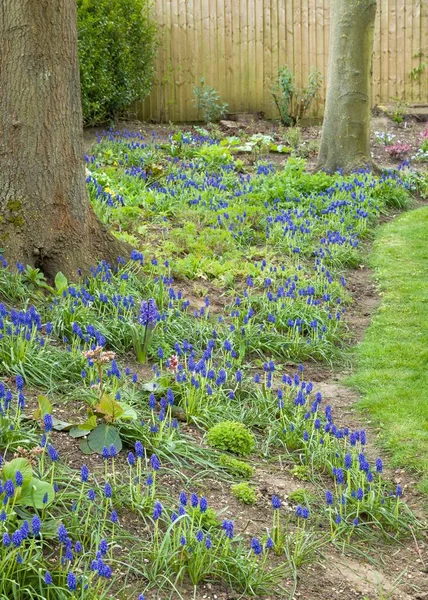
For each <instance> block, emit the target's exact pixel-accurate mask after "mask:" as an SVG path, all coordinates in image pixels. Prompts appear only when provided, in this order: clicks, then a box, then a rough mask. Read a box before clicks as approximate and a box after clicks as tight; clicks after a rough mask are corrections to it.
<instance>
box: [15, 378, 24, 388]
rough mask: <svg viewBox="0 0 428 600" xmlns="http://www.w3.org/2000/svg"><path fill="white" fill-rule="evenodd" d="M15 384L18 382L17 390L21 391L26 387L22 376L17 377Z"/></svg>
mask: <svg viewBox="0 0 428 600" xmlns="http://www.w3.org/2000/svg"><path fill="white" fill-rule="evenodd" d="M15 382H16V389H17V390H19V391H21V390H22V389H23V387H24V379H23V377H22V375H17V376H16V379H15Z"/></svg>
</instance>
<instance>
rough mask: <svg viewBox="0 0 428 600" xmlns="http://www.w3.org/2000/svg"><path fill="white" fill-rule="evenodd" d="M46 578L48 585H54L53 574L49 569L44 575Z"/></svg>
mask: <svg viewBox="0 0 428 600" xmlns="http://www.w3.org/2000/svg"><path fill="white" fill-rule="evenodd" d="M44 580H45V584H46V585H52V584H53V579H52V575H51V574H50V572H49V571H46V573H45V576H44Z"/></svg>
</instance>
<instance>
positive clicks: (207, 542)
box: [205, 535, 213, 550]
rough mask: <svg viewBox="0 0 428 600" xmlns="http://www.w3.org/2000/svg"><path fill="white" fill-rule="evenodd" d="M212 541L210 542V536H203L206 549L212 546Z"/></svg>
mask: <svg viewBox="0 0 428 600" xmlns="http://www.w3.org/2000/svg"><path fill="white" fill-rule="evenodd" d="M212 545H213V544H212V542H211V538H210V536H209V535H207V537H206V538H205V548H206V549H207V550H210V549H211V548H212Z"/></svg>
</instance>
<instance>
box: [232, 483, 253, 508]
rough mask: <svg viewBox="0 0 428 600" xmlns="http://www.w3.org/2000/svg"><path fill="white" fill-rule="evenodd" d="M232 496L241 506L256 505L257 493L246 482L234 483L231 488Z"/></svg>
mask: <svg viewBox="0 0 428 600" xmlns="http://www.w3.org/2000/svg"><path fill="white" fill-rule="evenodd" d="M231 490H232V494H233V495H234V496H235V498H237V499H238V500H239V501H240V502H242V503H243V504H256V502H257V493H256V490H255V489H254V488H253V487H251V486H250V485H249V484H248V483H247V482H246V481H245V482H243V483H235V484H234V485H232V487H231Z"/></svg>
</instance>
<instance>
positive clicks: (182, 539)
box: [180, 535, 187, 546]
mask: <svg viewBox="0 0 428 600" xmlns="http://www.w3.org/2000/svg"><path fill="white" fill-rule="evenodd" d="M186 543H187V542H186V538H185V537H184V535H182V536H181V537H180V544H181V545H182V546H185V545H186Z"/></svg>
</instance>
